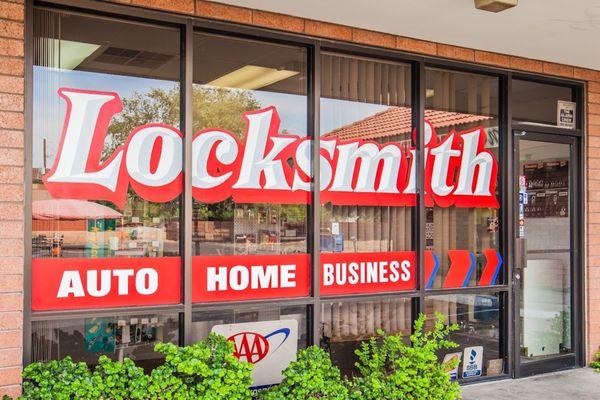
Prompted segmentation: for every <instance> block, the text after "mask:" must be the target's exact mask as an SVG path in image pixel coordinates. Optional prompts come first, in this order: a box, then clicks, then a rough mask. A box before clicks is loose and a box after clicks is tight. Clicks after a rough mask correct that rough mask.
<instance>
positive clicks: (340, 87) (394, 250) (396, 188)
mask: <svg viewBox="0 0 600 400" xmlns="http://www.w3.org/2000/svg"><path fill="white" fill-rule="evenodd" d="M321 77H322V84H321V92H322V93H321V113H320V114H321V121H320V125H321V155H320V158H321V161H320V170H321V174H320V175H321V180H320V185H321V188H320V189H321V193H320V200H321V204H322V205H321V232H320V233H321V235H320V237H321V239H320V240H321V243H320V245H321V270H322V271H321V294H323V295H328V294H352V293H366V292H379V293H381V292H393V291H407V290H413V289H415V288H416V279H415V260H414V253H413V252H412V251H411V250H412V243H411V238H412V222H411V221H412V218H411V215H412V208H413V206H414V202H415V190H414V187H413V184H414V182H413V180H411V174H410V168H411V162H412V159H413V157H412V152H411V151H414V149H413V147H412V134H411V132H412V111H411V107H410V99H411V97H410V88H411V84H410V79H411V72H410V66H408V65H405V64H397V63H388V62H382V61H377V60H373V59H366V58H355V57H347V56H343V55H336V54H324V55H323V58H322V62H321ZM343 307H344V308H346V307H349V305H343ZM370 307H373V305H370ZM370 311H371V308H369V310H366V312H367V313H369V312H370ZM359 318H362V316H359Z"/></svg>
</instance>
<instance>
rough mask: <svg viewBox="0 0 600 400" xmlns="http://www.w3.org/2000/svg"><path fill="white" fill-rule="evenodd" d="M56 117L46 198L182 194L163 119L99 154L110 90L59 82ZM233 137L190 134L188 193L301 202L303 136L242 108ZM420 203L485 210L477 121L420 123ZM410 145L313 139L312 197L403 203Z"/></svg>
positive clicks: (112, 98)
mask: <svg viewBox="0 0 600 400" xmlns="http://www.w3.org/2000/svg"><path fill="white" fill-rule="evenodd" d="M58 94H59V95H60V96H61V97H62V98H63V99H64V100H65V102H66V104H67V112H66V116H65V122H64V125H63V130H62V134H61V139H60V143H59V146H58V151H57V156H56V158H55V160H54V164H53V166H52V168H51V169H50V170H49V171H48V172H47V173H46V174H45V175H44V176H43V177H42V179H43V181H44V184H45V186H46V188H47V189H48V191H49V192H50V194H51V195H52V196H53V197H55V198H70V199H84V200H108V201H111V202H113V203H115V204H116V205H118V206H120V207H122V206H124V204H125V202H126V197H127V190H128V188H129V187H131V188H132V189H133V190H134V191H135V192H136V193H137V194H138V195H139V196H140V197H142V198H143V199H145V200H148V201H151V202H167V201H170V200H173V199H175V198H177V197H178V196H179V195H180V194H181V191H182V187H183V186H182V181H183V179H182V176H183V171H182V165H183V164H182V155H183V135H182V134H181V132H179V131H178V130H177V129H176V128H174V127H172V126H167V125H164V124H147V125H142V126H140V127H138V128H136V129H134V130H133V131H132V132H131V133H130V135H129V138H128V139H127V141H126V143H125V144H124V145H121V146H119V147H117V148H116V149H115V150H114V152H113V154H111V155H110V156H109V157H108V158H106V159H105V160H102V151H103V148H104V143H105V141H106V134H107V128H108V124H109V122H110V119H111V117H112V116H113V115H114V114H116V113H117V112H120V111H121V109H122V105H121V100H120V98H119V95H118V94H116V93H113V92H98V91H90V90H80V89H68V88H61V89H59V91H58ZM241 117H242V118H243V119H244V120H245V121H246V135H245V138H244V140H243V141H240V140H239V139H238V138H237V136H236V135H235V134H233V133H231V132H228V131H225V130H223V129H219V128H218V127H215V128H211V129H205V130H202V131H200V132H197V133H195V134H194V136H193V140H192V170H191V171H186V172H187V173H190V174H191V175H192V194H193V196H194V198H195V199H196V200H198V201H201V202H204V203H215V202H220V201H223V200H226V199H227V198H232V199H233V200H234V201H235V202H238V203H277V204H284V203H287V204H292V203H297V204H306V203H308V202H309V201H310V190H311V180H312V177H311V170H312V168H311V159H312V157H311V149H312V143H311V140H310V139H309V138H302V137H300V136H296V135H292V134H287V133H286V134H282V133H280V132H279V125H280V121H279V116H278V114H277V109H276V108H275V107H267V108H264V109H261V110H256V111H249V112H246V113H244V114H243V115H242V116H241ZM424 134H425V149H424V153H425V202H426V205H427V206H433V205H437V206H440V207H450V206H456V207H493V208H497V207H498V206H499V203H498V200H497V199H496V193H495V190H496V179H497V172H498V163H497V161H496V159H495V157H494V154H493V153H492V152H491V151H489V150H487V149H486V148H485V141H486V133H485V130H484V129H483V128H482V127H478V128H474V129H470V130H468V131H464V132H454V131H452V132H450V133H449V134H448V135H446V137H445V138H444V139H443V140H442V141H439V139H438V135H437V134H436V132H435V128H434V127H433V126H432V125H431V124H430V123H429V122H427V121H426V123H425V132H424ZM416 151H417V150H416V149H415V148H414V147H413V148H410V149H408V150H406V149H405V146H402V145H401V144H400V143H395V142H389V143H385V144H380V143H377V142H373V141H364V140H349V141H344V140H339V139H337V138H325V137H324V138H321V140H320V154H319V157H318V158H319V163H320V168H319V170H320V190H321V196H320V198H321V201H322V202H331V203H333V204H338V205H357V204H358V205H373V206H376V205H386V206H413V205H414V203H415V196H416V186H417V185H416V163H415V162H413V161H414V160H415V155H416Z"/></svg>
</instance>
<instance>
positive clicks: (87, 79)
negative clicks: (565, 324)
mask: <svg viewBox="0 0 600 400" xmlns="http://www.w3.org/2000/svg"><path fill="white" fill-rule="evenodd" d="M33 79H34V90H33V110H34V113H33V114H34V115H33V146H34V152H33V167H34V168H38V167H41V166H42V157H43V150H42V146H43V139H44V138H45V139H46V154H47V156H46V157H47V159H46V162H47V167H50V166H51V164H52V160H53V159H54V155H55V154H56V150H57V145H58V140H59V137H60V131H61V128H62V124H63V121H64V113H65V103H64V101H62V100H61V99H60V97H59V96H58V94H57V91H58V89H59V88H61V87H69V88H76V89H89V90H99V91H112V92H117V93H118V94H119V96H121V98H122V99H123V98H127V97H131V96H132V95H133V94H134V93H135V92H138V93H140V94H144V93H147V92H148V91H149V90H150V89H152V88H160V89H164V90H169V89H171V88H173V87H174V86H176V85H177V83H175V82H172V81H163V80H157V79H148V78H138V77H131V76H124V75H112V74H104V73H91V72H83V71H68V70H57V69H51V68H46V67H38V66H36V67H34V74H33ZM253 95H254V97H255V98H256V100H257V101H258V102H259V103H260V104H261V107H268V106H272V105H274V106H276V107H277V111H278V113H279V118H280V119H281V126H280V130H286V131H288V132H289V133H292V134H296V135H298V136H305V135H306V131H307V129H306V127H307V106H308V103H307V98H306V96H300V95H294V94H286V93H276V92H268V91H261V90H257V91H253ZM386 108H387V107H386V106H381V105H377V104H367V103H357V102H352V101H344V100H336V99H327V98H323V99H322V100H321V132H322V133H327V132H330V131H331V130H333V129H335V128H338V127H341V126H344V125H347V124H350V123H352V122H355V121H358V120H361V119H363V118H365V117H367V116H369V115H372V114H375V113H377V112H379V111H383V110H385V109H386ZM240 118H241V116H240ZM215 128H218V127H215Z"/></svg>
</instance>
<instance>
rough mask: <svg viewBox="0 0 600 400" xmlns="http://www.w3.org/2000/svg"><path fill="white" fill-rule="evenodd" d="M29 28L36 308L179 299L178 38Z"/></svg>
mask: <svg viewBox="0 0 600 400" xmlns="http://www.w3.org/2000/svg"><path fill="white" fill-rule="evenodd" d="M33 26H34V41H33V64H34V67H33V133H32V134H33V152H32V168H33V171H32V176H33V182H32V203H31V211H32V243H31V249H32V258H33V261H32V288H33V293H32V307H33V309H34V310H63V309H69V308H96V307H112V306H133V305H155V304H177V303H179V302H180V301H181V300H180V280H181V277H180V271H181V265H180V259H179V257H178V256H179V209H180V208H179V193H180V191H181V165H179V164H178V162H177V160H181V153H182V147H181V143H182V139H181V133H179V131H178V130H177V128H178V126H179V119H180V117H179V108H180V107H179V98H180V93H179V65H180V58H179V50H178V49H179V37H180V32H179V30H177V29H169V28H162V27H155V26H151V25H146V24H137V23H130V22H126V21H122V20H111V19H105V18H96V17H91V16H84V15H79V14H70V13H64V12H55V11H48V10H41V9H40V10H36V11H35V13H34V24H33ZM143 147H146V148H145V149H143Z"/></svg>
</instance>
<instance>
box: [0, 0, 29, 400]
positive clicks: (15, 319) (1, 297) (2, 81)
mask: <svg viewBox="0 0 600 400" xmlns="http://www.w3.org/2000/svg"><path fill="white" fill-rule="evenodd" d="M23 21H24V5H23V1H19V0H14V1H8V0H0V397H1V396H2V395H3V394H9V395H15V394H18V393H19V391H20V383H21V365H22V360H23V355H22V353H23V350H22V347H23V346H22V343H23V330H22V327H23V312H22V310H23V246H24V243H23V166H24V165H23V128H24V118H23V107H24V100H23V94H24V84H23V80H24V78H23V73H24V59H23V50H24V46H23V39H24V29H23Z"/></svg>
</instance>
